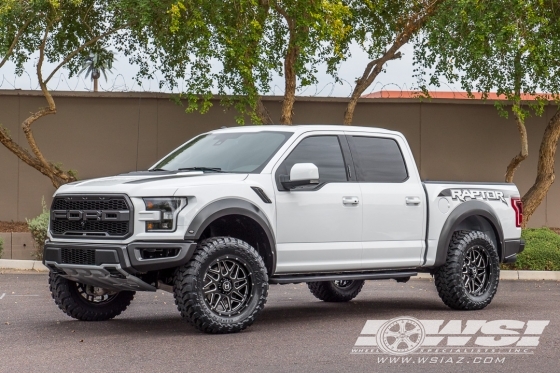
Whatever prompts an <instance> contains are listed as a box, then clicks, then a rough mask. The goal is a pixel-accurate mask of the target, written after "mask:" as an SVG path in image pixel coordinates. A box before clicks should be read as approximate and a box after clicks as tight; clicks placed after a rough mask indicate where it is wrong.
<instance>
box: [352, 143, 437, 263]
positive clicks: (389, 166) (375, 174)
mask: <svg viewBox="0 0 560 373" xmlns="http://www.w3.org/2000/svg"><path fill="white" fill-rule="evenodd" d="M347 139H348V142H349V145H350V149H351V152H352V158H353V160H354V166H355V168H356V177H357V180H358V185H359V186H360V189H361V192H362V208H363V223H362V224H363V229H362V245H363V257H362V265H363V267H362V268H363V269H382V268H405V267H416V266H418V265H420V261H421V254H422V252H423V247H424V234H425V229H424V224H425V221H424V216H425V211H426V196H425V193H424V190H423V188H422V184H421V182H420V179H419V175H418V172H417V170H416V166H415V164H414V159H413V158H412V154H411V153H410V150H409V148H408V145H407V144H406V142H405V141H404V139H403V138H401V137H399V136H393V135H389V134H379V135H377V134H373V133H347Z"/></svg>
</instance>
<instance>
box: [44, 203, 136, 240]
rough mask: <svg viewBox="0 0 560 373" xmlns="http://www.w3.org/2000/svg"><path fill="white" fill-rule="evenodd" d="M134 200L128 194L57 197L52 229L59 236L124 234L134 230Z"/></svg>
mask: <svg viewBox="0 0 560 373" xmlns="http://www.w3.org/2000/svg"><path fill="white" fill-rule="evenodd" d="M132 218H133V216H132V204H131V203H130V201H129V200H128V198H127V197H126V196H124V195H71V196H70V195H66V196H58V197H55V199H54V200H53V203H52V207H51V219H50V220H51V223H50V230H51V233H52V234H53V236H55V237H68V236H72V237H74V238H83V239H86V238H88V237H92V236H93V237H99V238H123V237H125V236H127V235H128V234H129V233H130V232H131V230H132V220H131V219H132Z"/></svg>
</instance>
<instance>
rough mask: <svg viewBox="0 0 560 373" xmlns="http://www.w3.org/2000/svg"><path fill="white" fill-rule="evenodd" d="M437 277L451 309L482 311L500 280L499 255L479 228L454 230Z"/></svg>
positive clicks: (436, 279) (444, 297) (436, 280)
mask: <svg viewBox="0 0 560 373" xmlns="http://www.w3.org/2000/svg"><path fill="white" fill-rule="evenodd" d="M434 279H435V284H436V288H437V291H438V293H439V296H440V298H441V300H443V303H445V304H446V305H447V306H448V307H450V308H453V309H456V310H480V309H483V308H484V307H486V306H487V305H489V304H490V302H491V301H492V299H493V298H494V295H495V294H496V291H497V289H498V283H499V281H500V258H499V257H498V252H497V250H496V247H495V246H494V243H493V242H492V240H491V239H490V237H488V236H487V235H486V234H485V233H483V232H479V231H458V232H455V233H454V234H453V237H452V238H451V242H450V244H449V249H448V252H447V259H446V261H445V264H444V265H443V266H441V267H439V268H438V269H437V271H436V272H435V274H434Z"/></svg>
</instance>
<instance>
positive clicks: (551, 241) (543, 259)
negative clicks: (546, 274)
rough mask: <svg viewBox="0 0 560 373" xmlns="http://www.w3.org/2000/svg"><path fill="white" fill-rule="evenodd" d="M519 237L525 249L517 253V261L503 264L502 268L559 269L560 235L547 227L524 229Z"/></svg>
mask: <svg viewBox="0 0 560 373" xmlns="http://www.w3.org/2000/svg"><path fill="white" fill-rule="evenodd" d="M521 237H522V238H523V239H524V240H525V250H524V251H523V252H522V253H521V254H519V255H517V262H515V263H512V264H506V265H504V266H503V267H504V269H515V270H533V271H559V270H560V235H558V234H557V233H555V232H554V231H552V230H550V229H548V228H537V229H535V228H532V229H524V230H523V233H522V234H521Z"/></svg>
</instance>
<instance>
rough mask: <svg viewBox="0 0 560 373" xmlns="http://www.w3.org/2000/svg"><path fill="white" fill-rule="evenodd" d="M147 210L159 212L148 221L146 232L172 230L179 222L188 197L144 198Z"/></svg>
mask: <svg viewBox="0 0 560 373" xmlns="http://www.w3.org/2000/svg"><path fill="white" fill-rule="evenodd" d="M144 204H145V205H146V211H154V212H158V214H155V215H154V217H153V218H151V219H150V220H148V221H146V232H153V231H172V230H174V229H175V226H176V224H177V215H178V214H179V211H181V210H182V209H183V207H185V206H186V205H187V199H186V198H176V197H157V198H144Z"/></svg>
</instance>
